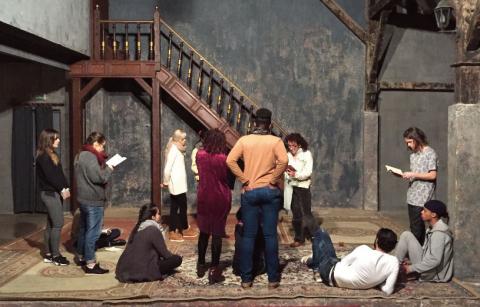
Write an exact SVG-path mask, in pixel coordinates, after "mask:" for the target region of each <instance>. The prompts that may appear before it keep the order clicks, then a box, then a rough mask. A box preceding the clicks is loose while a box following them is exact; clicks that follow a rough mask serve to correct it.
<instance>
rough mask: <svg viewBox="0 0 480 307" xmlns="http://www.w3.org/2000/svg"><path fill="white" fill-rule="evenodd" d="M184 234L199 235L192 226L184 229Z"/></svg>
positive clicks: (185, 235)
mask: <svg viewBox="0 0 480 307" xmlns="http://www.w3.org/2000/svg"><path fill="white" fill-rule="evenodd" d="M182 234H183V237H184V238H195V237H197V236H198V232H197V231H196V230H195V229H193V228H192V227H190V226H188V228H187V229H185V230H184V231H182Z"/></svg>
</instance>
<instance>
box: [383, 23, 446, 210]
mask: <svg viewBox="0 0 480 307" xmlns="http://www.w3.org/2000/svg"><path fill="white" fill-rule="evenodd" d="M440 50H441V52H439V51H440ZM454 56H455V38H454V36H453V35H451V34H442V33H433V32H424V31H418V30H404V29H398V28H397V29H395V32H394V36H393V39H392V43H391V45H390V48H389V50H388V53H387V55H386V59H385V63H384V66H383V71H382V74H381V80H382V81H410V82H415V81H416V82H422V81H423V82H451V83H453V82H454V71H453V69H452V68H451V67H450V65H451V64H452V63H453V62H454V61H455V58H454ZM453 103H454V95H453V93H432V92H401V91H396V92H394V91H392V92H382V93H381V95H380V101H379V115H380V136H379V138H380V140H379V142H380V143H379V145H380V146H379V148H380V153H379V160H380V165H379V173H380V174H379V185H380V187H379V194H380V195H379V196H380V198H379V201H380V210H383V211H405V210H406V190H407V187H408V185H407V183H406V182H404V181H402V179H399V178H397V177H394V176H392V175H390V174H387V173H386V172H385V167H384V165H385V164H390V165H394V166H398V167H400V168H402V169H404V170H408V169H409V152H408V151H407V149H406V146H405V144H404V142H403V136H402V135H403V132H404V131H405V129H407V128H408V127H410V126H417V127H419V128H420V129H422V130H423V131H424V132H425V133H426V135H427V138H428V140H429V143H430V145H431V146H432V148H433V149H435V151H436V152H437V155H438V157H439V163H440V165H439V171H438V181H437V193H436V196H437V198H438V199H440V200H443V201H447V153H448V152H447V135H448V106H449V105H451V104H453Z"/></svg>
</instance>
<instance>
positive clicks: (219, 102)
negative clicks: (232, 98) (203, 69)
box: [217, 79, 224, 117]
mask: <svg viewBox="0 0 480 307" xmlns="http://www.w3.org/2000/svg"><path fill="white" fill-rule="evenodd" d="M223 82H224V81H223V79H220V93H218V98H217V113H218V115H219V116H220V117H221V116H222V109H223V108H222V105H223Z"/></svg>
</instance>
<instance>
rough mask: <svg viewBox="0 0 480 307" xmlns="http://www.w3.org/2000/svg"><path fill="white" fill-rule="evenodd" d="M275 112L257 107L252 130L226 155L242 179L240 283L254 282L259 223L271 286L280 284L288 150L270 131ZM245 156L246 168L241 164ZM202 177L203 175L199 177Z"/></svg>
mask: <svg viewBox="0 0 480 307" xmlns="http://www.w3.org/2000/svg"><path fill="white" fill-rule="evenodd" d="M271 117H272V112H271V111H270V110H268V109H264V108H261V109H258V110H257V112H256V113H255V120H254V129H253V133H252V134H250V135H247V136H243V137H241V138H240V139H239V140H238V141H237V143H236V144H235V146H234V147H233V148H232V150H231V151H230V154H229V155H228V157H227V165H228V167H229V168H230V169H231V170H232V172H233V173H234V174H235V176H237V178H238V179H239V180H240V181H241V182H242V184H243V188H242V198H241V206H242V207H241V208H242V219H243V239H242V243H241V251H240V256H241V257H240V275H241V279H242V283H241V286H242V288H244V289H247V288H250V287H251V286H252V282H253V264H252V262H253V259H252V258H253V250H254V245H255V238H256V236H257V232H258V228H259V225H260V224H261V225H262V226H263V236H264V239H265V262H266V267H267V274H268V287H269V288H270V289H274V288H277V287H278V286H279V285H280V274H279V260H278V238H277V223H278V211H279V209H280V206H281V194H282V193H281V191H280V188H279V185H280V183H281V180H282V178H283V172H284V171H285V169H286V168H287V163H288V157H287V151H286V149H285V146H284V144H283V142H282V140H281V139H280V138H278V137H276V136H273V135H271V128H272V122H271ZM240 159H243V162H244V170H243V171H242V169H241V168H240V166H239V165H238V160H240ZM200 180H201V179H200Z"/></svg>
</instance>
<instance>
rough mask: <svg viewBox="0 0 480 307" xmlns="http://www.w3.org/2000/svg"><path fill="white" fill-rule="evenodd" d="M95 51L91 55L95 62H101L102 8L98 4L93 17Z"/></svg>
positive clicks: (93, 46)
mask: <svg viewBox="0 0 480 307" xmlns="http://www.w3.org/2000/svg"><path fill="white" fill-rule="evenodd" d="M93 18H94V20H93V45H92V48H93V50H92V51H91V54H92V56H93V59H94V60H100V40H101V33H100V6H99V5H98V4H97V6H96V7H95V13H94V16H93Z"/></svg>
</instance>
